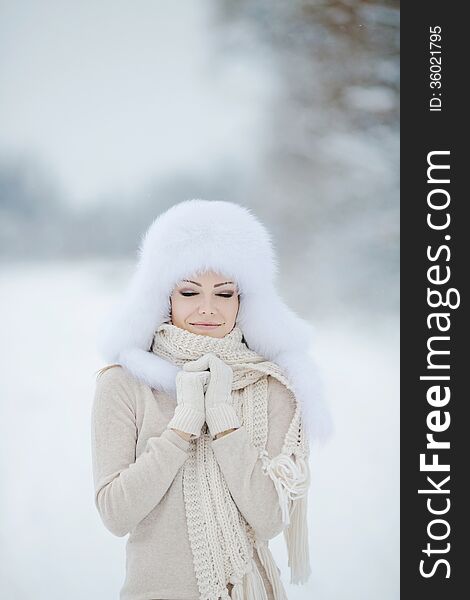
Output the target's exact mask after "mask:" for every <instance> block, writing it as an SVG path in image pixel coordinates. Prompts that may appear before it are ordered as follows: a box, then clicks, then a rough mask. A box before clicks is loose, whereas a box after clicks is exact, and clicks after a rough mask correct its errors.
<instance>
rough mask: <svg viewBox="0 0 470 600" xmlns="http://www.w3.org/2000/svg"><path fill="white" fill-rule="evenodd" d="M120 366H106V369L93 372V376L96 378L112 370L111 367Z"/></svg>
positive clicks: (118, 365)
mask: <svg viewBox="0 0 470 600" xmlns="http://www.w3.org/2000/svg"><path fill="white" fill-rule="evenodd" d="M120 366H121V365H120V364H117V363H116V364H114V365H108V366H107V367H103V368H102V369H99V371H95V375H96V377H97V378H98V377H100V375H103V373H105V372H106V371H107V370H108V369H112V368H113V367H120Z"/></svg>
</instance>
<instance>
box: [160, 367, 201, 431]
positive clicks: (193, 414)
mask: <svg viewBox="0 0 470 600" xmlns="http://www.w3.org/2000/svg"><path fill="white" fill-rule="evenodd" d="M209 377H210V374H209V373H208V372H207V371H202V372H186V371H183V370H180V371H178V373H177V375H176V402H177V406H176V409H175V413H174V415H173V417H172V419H171V420H170V422H169V423H168V425H167V429H177V430H179V431H182V432H184V433H187V434H191V435H192V436H194V437H199V436H200V434H201V428H202V426H203V425H204V422H205V408H204V389H205V387H206V386H207V382H208V381H209Z"/></svg>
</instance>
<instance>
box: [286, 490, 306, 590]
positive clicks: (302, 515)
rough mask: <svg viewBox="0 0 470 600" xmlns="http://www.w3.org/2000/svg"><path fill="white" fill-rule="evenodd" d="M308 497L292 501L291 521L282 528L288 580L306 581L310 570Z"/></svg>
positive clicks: (293, 581) (296, 582) (298, 582)
mask: <svg viewBox="0 0 470 600" xmlns="http://www.w3.org/2000/svg"><path fill="white" fill-rule="evenodd" d="M307 503H308V497H307V496H304V497H303V498H300V499H298V500H296V501H295V502H294V506H293V510H292V514H291V521H290V523H289V525H288V527H286V528H285V529H284V538H285V540H286V544H287V555H288V564H289V567H290V569H291V577H290V582H291V583H295V584H302V583H305V582H306V581H308V578H309V576H310V574H311V572H312V570H311V568H310V555H309V546H308V519H307V514H308V511H307Z"/></svg>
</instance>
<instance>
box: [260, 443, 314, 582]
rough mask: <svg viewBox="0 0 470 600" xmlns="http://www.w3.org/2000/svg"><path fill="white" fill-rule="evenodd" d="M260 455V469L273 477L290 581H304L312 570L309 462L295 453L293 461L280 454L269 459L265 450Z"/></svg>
mask: <svg viewBox="0 0 470 600" xmlns="http://www.w3.org/2000/svg"><path fill="white" fill-rule="evenodd" d="M259 456H260V458H261V460H262V462H263V471H264V472H265V473H266V474H268V475H269V476H270V477H271V479H272V480H273V483H274V486H275V488H276V491H277V494H278V497H279V506H280V508H281V514H282V522H283V523H284V525H285V529H284V538H285V540H286V544H287V555H288V558H289V562H288V564H289V566H290V568H291V579H290V582H291V583H295V584H301V583H305V582H306V581H308V578H309V576H310V574H311V572H312V571H311V568H310V556H309V544H308V511H307V503H308V489H309V486H310V469H309V465H308V461H307V460H306V459H305V458H303V457H302V456H295V457H294V458H295V460H293V459H292V458H291V457H290V456H287V455H286V454H279V455H278V456H276V457H274V458H272V459H271V458H269V455H268V453H267V452H266V450H265V449H263V450H261V451H260V453H259ZM260 559H261V557H260ZM271 583H273V582H271Z"/></svg>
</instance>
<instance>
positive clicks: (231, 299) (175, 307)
mask: <svg viewBox="0 0 470 600" xmlns="http://www.w3.org/2000/svg"><path fill="white" fill-rule="evenodd" d="M170 300H171V322H172V323H173V325H176V326H177V327H180V328H181V329H186V331H191V332H192V333H197V334H199V335H201V334H202V335H210V336H211V337H217V338H222V337H224V336H225V335H227V333H230V332H231V331H232V329H233V328H234V326H235V321H236V319H237V314H238V307H239V298H238V289H237V286H236V282H235V281H233V280H232V279H230V277H225V276H224V275H220V274H218V273H215V272H214V271H208V272H206V273H203V274H199V275H195V276H194V277H188V279H183V280H181V281H180V282H179V283H178V284H177V285H176V286H175V289H174V290H173V292H172V294H171V297H170ZM204 323H211V324H212V326H207V325H204Z"/></svg>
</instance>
